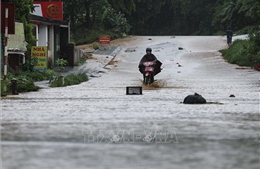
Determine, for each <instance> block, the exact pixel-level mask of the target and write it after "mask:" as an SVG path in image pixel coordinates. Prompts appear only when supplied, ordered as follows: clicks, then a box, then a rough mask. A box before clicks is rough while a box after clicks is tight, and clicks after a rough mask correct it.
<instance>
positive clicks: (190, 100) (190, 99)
mask: <svg viewBox="0 0 260 169" xmlns="http://www.w3.org/2000/svg"><path fill="white" fill-rule="evenodd" d="M183 103H184V104H205V103H207V101H206V99H204V98H203V97H202V96H201V95H199V94H198V93H195V94H194V95H188V96H187V97H185V99H184V101H183Z"/></svg>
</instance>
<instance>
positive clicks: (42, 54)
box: [31, 46, 48, 70]
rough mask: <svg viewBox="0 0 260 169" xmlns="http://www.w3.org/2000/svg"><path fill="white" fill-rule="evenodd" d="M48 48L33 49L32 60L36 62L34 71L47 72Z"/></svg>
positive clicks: (36, 47)
mask: <svg viewBox="0 0 260 169" xmlns="http://www.w3.org/2000/svg"><path fill="white" fill-rule="evenodd" d="M47 53H48V52H47V47H46V46H33V47H32V51H31V54H32V60H34V61H35V62H34V65H35V66H34V69H36V70H46V69H47Z"/></svg>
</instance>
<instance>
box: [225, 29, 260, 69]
mask: <svg viewBox="0 0 260 169" xmlns="http://www.w3.org/2000/svg"><path fill="white" fill-rule="evenodd" d="M220 52H221V53H222V55H223V57H224V58H225V59H226V60H227V61H228V62H229V63H232V64H237V65H239V66H248V67H255V66H256V65H259V64H260V30H259V31H258V32H254V33H252V34H250V36H249V40H236V41H234V43H233V44H232V46H231V47H230V48H229V49H225V50H221V51H220Z"/></svg>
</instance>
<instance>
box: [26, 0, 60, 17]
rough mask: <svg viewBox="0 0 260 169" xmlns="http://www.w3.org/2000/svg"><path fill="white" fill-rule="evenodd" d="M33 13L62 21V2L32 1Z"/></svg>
mask: <svg viewBox="0 0 260 169" xmlns="http://www.w3.org/2000/svg"><path fill="white" fill-rule="evenodd" d="M33 6H34V11H33V13H31V14H33V15H37V16H41V17H44V18H49V19H54V20H60V21H63V3H62V2H33Z"/></svg>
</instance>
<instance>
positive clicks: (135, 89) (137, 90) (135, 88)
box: [126, 86, 143, 95]
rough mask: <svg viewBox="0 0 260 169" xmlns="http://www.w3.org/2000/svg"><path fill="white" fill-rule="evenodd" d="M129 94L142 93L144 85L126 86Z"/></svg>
mask: <svg viewBox="0 0 260 169" xmlns="http://www.w3.org/2000/svg"><path fill="white" fill-rule="evenodd" d="M126 94H127V95H142V94H143V93H142V87H141V86H128V87H126Z"/></svg>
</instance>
